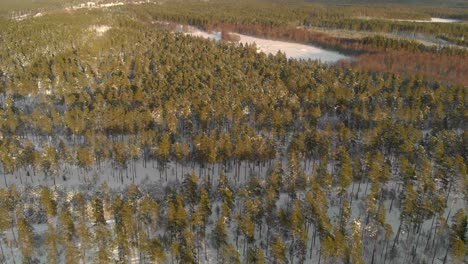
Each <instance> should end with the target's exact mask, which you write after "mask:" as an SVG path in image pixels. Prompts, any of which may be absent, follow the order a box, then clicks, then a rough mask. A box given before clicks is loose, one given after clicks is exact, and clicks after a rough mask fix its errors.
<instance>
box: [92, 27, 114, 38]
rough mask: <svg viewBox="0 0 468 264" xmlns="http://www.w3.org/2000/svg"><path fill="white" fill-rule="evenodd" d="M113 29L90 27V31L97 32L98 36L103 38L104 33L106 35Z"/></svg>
mask: <svg viewBox="0 0 468 264" xmlns="http://www.w3.org/2000/svg"><path fill="white" fill-rule="evenodd" d="M111 28H112V27H110V26H105V25H93V26H91V27H89V30H91V31H95V32H96V34H97V35H98V36H102V35H103V34H104V33H106V32H107V31H108V30H109V29H111Z"/></svg>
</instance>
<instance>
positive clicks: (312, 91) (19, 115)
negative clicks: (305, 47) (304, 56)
mask: <svg viewBox="0 0 468 264" xmlns="http://www.w3.org/2000/svg"><path fill="white" fill-rule="evenodd" d="M258 5H259V6H258V7H255V6H254V7H253V8H252V9H251V10H256V9H255V8H260V7H261V4H258ZM168 6H169V7H167V6H166V4H162V5H158V8H155V7H154V6H153V5H141V6H131V7H128V6H124V7H119V8H115V9H111V10H105V11H103V10H92V11H87V10H79V11H75V12H73V13H62V12H57V13H54V14H48V15H45V16H42V17H37V18H34V19H25V20H23V21H12V20H6V19H5V20H1V21H0V42H1V43H2V44H1V45H0V116H1V117H0V173H1V174H0V187H1V189H0V249H1V250H0V263H91V262H92V263H131V261H135V260H136V261H137V262H141V263H159V262H163V263H208V262H211V263H410V262H412V263H444V264H445V263H464V262H466V261H467V256H466V252H467V246H468V234H467V228H468V227H467V214H466V210H467V206H468V174H467V167H466V164H467V162H466V159H467V157H466V154H467V146H468V144H467V141H468V133H467V131H466V130H465V126H466V117H467V110H466V106H465V102H466V98H467V95H466V84H467V80H466V76H467V75H466V72H467V70H466V67H467V65H468V63H466V62H467V59H466V56H467V55H466V52H465V50H463V49H449V48H447V49H442V50H437V49H431V48H426V47H422V46H419V45H418V44H417V43H412V42H406V41H400V40H387V38H384V37H373V38H367V39H363V40H359V41H356V43H355V44H353V43H354V42H353V43H351V44H349V46H345V44H343V43H341V42H340V41H342V40H339V41H337V43H338V44H336V45H338V46H337V49H338V48H340V50H341V51H342V52H349V53H348V54H353V55H355V56H358V58H360V59H359V60H358V63H356V64H355V63H353V62H342V63H338V64H336V65H330V64H321V63H319V62H317V61H311V60H309V61H304V60H300V61H298V60H294V59H287V58H286V57H285V55H284V54H283V53H281V52H279V53H278V54H276V55H271V54H270V55H266V54H264V53H257V51H256V48H255V46H249V45H247V46H245V45H238V44H236V43H229V42H214V41H209V40H204V39H201V38H194V37H191V36H187V35H184V34H181V33H174V32H171V31H168V30H162V29H160V28H158V27H156V26H155V25H153V24H151V23H150V22H151V21H156V20H168V21H173V22H177V23H190V24H193V25H198V26H203V27H206V28H209V27H210V26H213V27H216V26H220V25H224V26H226V28H227V27H228V26H229V27H236V30H241V28H242V27H244V28H246V30H247V29H255V28H256V27H258V28H260V29H261V28H262V27H265V23H264V21H268V20H271V21H275V22H274V24H271V25H270V26H273V25H274V26H277V28H278V32H279V33H278V35H276V36H277V37H278V38H287V37H288V36H287V35H285V34H284V33H282V32H286V31H287V29H288V28H290V27H296V26H297V25H296V24H295V22H294V20H293V17H292V16H291V15H290V14H289V13H288V12H289V11H288V10H286V11H284V12H285V13H284V14H281V11H282V10H281V9H277V8H272V9H271V10H270V9H268V6H267V8H266V9H265V10H266V11H265V13H261V14H263V15H261V14H258V19H259V20H258V21H248V22H245V21H244V19H245V18H246V17H248V16H250V17H254V15H253V13H252V14H250V13H249V12H247V13H245V14H244V13H242V14H240V13H238V11H235V12H233V13H232V16H231V17H229V20H227V21H219V20H218V18H210V19H212V20H208V19H207V20H206V21H205V20H203V19H205V18H203V17H204V16H203V13H202V11H201V10H202V9H203V8H205V7H206V4H204V3H200V4H199V5H197V4H193V7H192V6H190V5H188V6H187V10H180V12H179V13H180V14H184V12H186V13H187V14H188V15H187V16H185V15H182V16H181V18H180V19H178V18H177V17H176V15H177V13H176V11H175V9H174V11H171V10H172V9H171V8H173V7H172V4H170V5H169V4H168ZM174 6H175V7H177V4H174ZM241 6H242V5H241ZM165 8H167V10H166V9H165ZM192 8H193V9H192ZM215 8H217V7H216V6H215ZM156 10H163V11H156ZM164 10H165V11H164ZM291 10H293V9H291ZM156 12H161V13H164V14H165V15H164V16H163V15H159V14H157V13H156ZM171 12H174V13H171ZM204 12H209V11H207V10H205V11H204ZM239 12H240V11H239ZM381 12H383V11H381ZM389 12H393V11H389ZM447 12H448V11H447ZM200 14H202V15H200ZM213 14H216V12H213ZM268 14H269V15H268ZM222 15H223V14H219V16H220V17H222ZM282 16H284V17H285V18H284V19H282ZM296 18H297V17H296ZM190 19H201V20H200V21H198V22H197V20H190ZM236 19H238V20H236ZM236 21H238V25H235V22H236ZM284 21H288V22H287V23H284ZM222 23H224V24H222ZM276 23H277V24H276ZM97 26H107V27H108V31H106V32H99V31H98V30H96V27H97ZM463 26H464V27H465V29H466V25H465V24H464V25H463ZM454 28H455V27H454ZM297 30H298V32H302V34H304V35H307V34H312V36H315V35H314V34H315V33H310V32H309V31H307V30H305V29H302V28H301V29H297ZM262 32H263V33H262ZM271 32H274V28H272V29H271V30H270V31H265V32H264V31H259V32H258V33H256V34H270V33H271ZM294 32H295V31H294ZM265 36H266V35H265ZM273 37H274V36H273ZM291 38H295V37H291ZM297 38H299V35H298V36H297ZM317 39H318V38H316V39H313V37H312V39H304V42H314V43H319V41H318V40H317ZM350 41H351V40H350ZM353 41H355V40H353ZM340 43H341V44H340ZM400 43H403V44H400ZM323 45H324V46H326V45H329V44H328V43H323ZM339 45H343V46H339ZM383 50H386V52H383ZM410 52H411V54H413V56H414V57H410V58H407V56H408V54H410ZM374 53H375V54H374ZM388 54H391V55H388ZM379 56H381V57H379ZM385 56H392V57H390V58H389V57H385ZM394 56H397V57H394ZM418 56H419V57H421V58H419V57H418ZM375 58H381V59H382V60H383V61H385V65H387V66H386V67H384V68H379V65H380V66H381V65H383V64H375V63H377V62H375V61H374V60H375ZM396 58H399V61H394V62H392V59H394V60H396ZM429 58H432V59H433V60H431V62H432V63H429V62H428V63H427V64H419V66H413V67H419V68H424V67H428V68H431V67H432V68H431V69H430V70H431V71H434V72H436V73H437V74H439V75H431V76H426V75H424V74H423V75H422V76H416V75H414V74H413V72H407V73H406V74H397V73H398V71H404V70H406V69H405V68H403V69H399V68H397V67H399V65H400V64H399V63H398V62H400V63H401V64H403V65H404V63H402V62H403V61H404V59H408V60H413V64H414V63H415V61H418V62H419V61H420V60H421V61H423V60H428V59H429ZM444 58H447V61H446V62H445V63H449V61H450V60H454V61H455V63H453V64H451V65H450V66H449V67H450V68H449V69H445V71H446V72H445V75H447V76H449V75H450V74H453V75H455V76H456V77H454V78H453V79H451V78H446V79H444V78H441V79H439V77H440V75H442V72H443V71H444V69H443V67H444V66H442V65H441V64H438V63H439V62H440V61H444ZM419 59H420V60H419ZM435 60H437V61H435ZM360 61H363V62H360ZM366 63H367V65H371V66H370V67H372V69H373V70H372V71H369V70H370V69H369V67H368V66H365V65H366ZM372 63H374V64H372ZM388 65H390V66H388ZM408 65H409V64H408ZM401 67H404V66H401ZM393 68H395V69H393ZM426 70H427V69H426ZM427 71H429V70H427ZM144 174H146V175H144Z"/></svg>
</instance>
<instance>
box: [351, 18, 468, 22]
mask: <svg viewBox="0 0 468 264" xmlns="http://www.w3.org/2000/svg"><path fill="white" fill-rule="evenodd" d="M359 18H360V19H380V18H378V17H359ZM384 20H391V21H398V22H415V23H460V22H463V20H459V19H451V18H440V17H431V19H430V20H422V19H389V18H384Z"/></svg>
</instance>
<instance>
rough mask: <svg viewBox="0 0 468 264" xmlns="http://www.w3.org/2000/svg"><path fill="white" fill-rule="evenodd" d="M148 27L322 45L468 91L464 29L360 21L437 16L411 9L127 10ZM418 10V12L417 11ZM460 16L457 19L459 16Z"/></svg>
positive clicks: (226, 6) (180, 6)
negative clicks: (336, 32)
mask: <svg viewBox="0 0 468 264" xmlns="http://www.w3.org/2000/svg"><path fill="white" fill-rule="evenodd" d="M126 9H129V10H131V11H133V12H135V15H137V16H138V17H140V19H142V20H146V21H155V20H156V21H172V22H177V23H184V24H189V25H194V26H197V27H200V28H203V29H205V30H208V31H211V30H214V31H234V32H238V33H242V34H248V35H252V36H257V37H264V38H269V39H277V40H286V41H293V42H299V43H306V44H314V45H318V46H320V47H322V48H327V49H333V50H337V51H340V52H342V53H344V54H348V55H357V56H356V57H355V59H354V60H353V61H352V63H351V65H349V64H347V65H346V66H348V67H349V66H351V67H353V68H354V69H355V70H363V71H374V70H375V69H378V72H386V73H391V74H397V75H399V76H406V77H411V76H415V75H417V76H422V77H423V78H426V79H432V80H437V81H439V82H442V81H447V82H451V83H458V84H462V85H467V84H468V83H467V78H465V76H466V75H467V73H468V66H467V63H465V62H466V60H467V56H468V55H467V53H466V40H465V35H466V32H467V31H468V24H467V23H466V22H465V23H411V22H401V21H391V20H375V19H362V18H361V17H368V16H373V17H397V18H425V17H426V18H428V17H430V15H431V14H434V13H435V11H434V10H431V9H430V10H424V9H422V10H419V9H411V8H408V7H399V6H394V7H388V8H387V7H386V8H382V7H380V8H377V7H372V6H371V7H353V6H322V5H304V4H302V3H296V4H290V3H288V4H281V3H276V4H265V3H261V2H260V3H254V4H252V3H244V2H242V1H241V2H240V3H238V4H236V5H234V4H232V2H231V3H230V2H223V1H221V2H214V3H213V2H209V3H193V2H189V3H185V2H184V3H179V2H174V3H172V2H171V3H166V4H164V5H157V6H153V7H151V6H150V7H147V6H129V7H126ZM415 10H416V11H415ZM454 10H457V9H439V14H441V15H442V14H445V16H450V15H449V14H452V15H454V14H458V15H459V16H461V17H462V19H465V20H466V17H463V16H465V15H466V14H467V13H466V9H461V10H458V11H454ZM454 16H455V15H454ZM310 27H314V28H315V27H321V28H335V29H346V30H353V31H370V32H376V33H393V34H398V33H405V34H410V35H411V34H413V35H414V34H422V35H427V36H434V37H437V38H439V39H442V40H445V41H448V42H449V43H452V44H458V45H460V46H444V47H440V46H432V47H431V46H425V45H423V44H421V43H419V42H417V41H408V40H402V39H398V38H397V39H395V38H389V37H384V36H374V37H368V38H365V39H359V38H351V39H350V38H340V37H333V36H330V35H328V34H326V33H323V32H316V31H314V30H313V29H311V28H310Z"/></svg>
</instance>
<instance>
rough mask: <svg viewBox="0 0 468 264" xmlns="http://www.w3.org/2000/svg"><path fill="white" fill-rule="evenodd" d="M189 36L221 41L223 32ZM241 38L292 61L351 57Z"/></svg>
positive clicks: (285, 43)
mask: <svg viewBox="0 0 468 264" xmlns="http://www.w3.org/2000/svg"><path fill="white" fill-rule="evenodd" d="M186 34H188V35H192V36H196V37H202V38H206V39H213V40H216V41H219V40H221V32H213V33H208V32H204V31H200V30H196V31H191V32H188V33H186ZM236 34H237V33H236ZM237 35H239V37H240V41H239V43H243V44H249V45H251V44H254V43H255V44H256V46H257V49H258V52H264V53H265V54H269V53H270V54H276V53H277V52H278V51H281V52H284V53H285V54H286V57H288V58H292V59H304V60H308V59H311V60H320V61H321V62H324V63H335V62H337V61H339V60H343V59H349V57H347V56H345V55H343V54H340V53H338V52H335V51H329V50H324V49H321V48H318V47H315V46H311V45H304V44H298V43H292V42H284V41H277V40H269V39H261V38H256V37H251V36H246V35H241V34H237Z"/></svg>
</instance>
